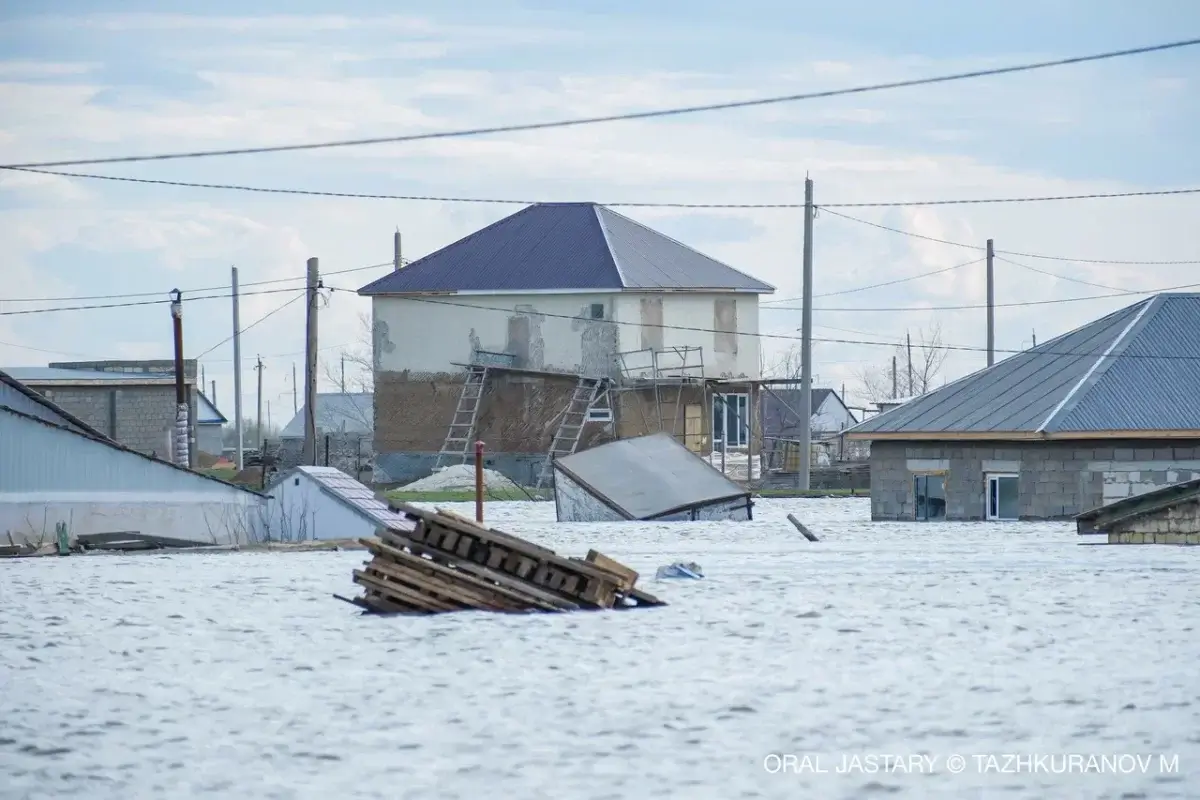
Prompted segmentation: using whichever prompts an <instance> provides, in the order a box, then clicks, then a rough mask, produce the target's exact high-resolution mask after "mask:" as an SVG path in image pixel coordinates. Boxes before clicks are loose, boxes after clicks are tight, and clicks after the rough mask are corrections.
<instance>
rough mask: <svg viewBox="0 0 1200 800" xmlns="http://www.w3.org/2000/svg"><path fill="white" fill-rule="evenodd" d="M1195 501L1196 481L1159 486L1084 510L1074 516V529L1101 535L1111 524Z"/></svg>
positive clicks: (1199, 498) (1199, 491)
mask: <svg viewBox="0 0 1200 800" xmlns="http://www.w3.org/2000/svg"><path fill="white" fill-rule="evenodd" d="M1196 502H1200V478H1197V479H1193V480H1190V481H1183V482H1182V483H1174V484H1171V485H1170V486H1163V487H1160V488H1158V489H1154V490H1152V491H1149V492H1145V493H1143V494H1137V495H1133V496H1132V497H1122V498H1121V499H1120V500H1117V501H1114V502H1112V503H1109V504H1108V505H1103V506H1100V507H1099V508H1093V509H1092V510H1091V511H1085V512H1084V513H1082V514H1079V515H1077V516H1076V517H1075V525H1076V530H1077V531H1078V533H1079V534H1081V535H1086V534H1091V533H1104V532H1106V531H1108V530H1110V529H1112V527H1113V526H1114V525H1117V524H1120V523H1124V522H1129V521H1130V520H1134V519H1137V518H1138V517H1144V516H1147V515H1149V514H1157V513H1160V512H1162V511H1166V510H1168V509H1171V508H1174V507H1176V506H1180V505H1183V504H1185V503H1196Z"/></svg>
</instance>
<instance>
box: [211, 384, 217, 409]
mask: <svg viewBox="0 0 1200 800" xmlns="http://www.w3.org/2000/svg"><path fill="white" fill-rule="evenodd" d="M209 399H210V400H212V404H213V405H214V406H215V405H217V379H216V378H213V381H212V397H211V398H209Z"/></svg>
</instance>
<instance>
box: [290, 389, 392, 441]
mask: <svg viewBox="0 0 1200 800" xmlns="http://www.w3.org/2000/svg"><path fill="white" fill-rule="evenodd" d="M307 412H308V406H307V405H303V406H301V407H300V410H299V411H297V412H296V416H294V417H292V419H291V421H290V422H288V424H287V425H286V426H284V429H283V431H282V432H281V433H280V434H279V436H280V438H283V439H303V438H304V415H305V414H306V413H307ZM374 420H375V406H374V395H373V394H371V393H370V392H353V393H352V392H347V393H345V394H342V393H341V392H323V393H321V394H318V395H317V429H318V430H321V431H324V432H326V433H359V434H362V435H364V436H367V435H369V434H370V433H371V431H372V430H373V429H374Z"/></svg>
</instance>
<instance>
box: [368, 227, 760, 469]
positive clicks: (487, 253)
mask: <svg viewBox="0 0 1200 800" xmlns="http://www.w3.org/2000/svg"><path fill="white" fill-rule="evenodd" d="M773 291H774V287H772V286H770V285H768V284H766V283H763V282H762V281H759V280H757V279H755V278H753V277H751V276H749V275H747V274H745V273H743V272H739V271H738V270H735V269H733V268H732V267H729V266H727V265H725V264H723V263H721V262H719V261H716V260H715V259H713V258H710V257H708V256H705V255H703V254H701V253H699V252H697V251H695V250H693V249H691V248H689V247H687V246H686V245H683V244H681V243H680V242H677V241H675V240H674V239H671V238H669V237H667V236H664V235H663V234H660V233H658V232H656V231H653V230H651V229H649V228H647V227H645V226H643V225H641V224H640V223H637V222H635V221H633V220H632V219H629V218H628V217H625V216H622V215H621V214H618V213H616V212H614V211H613V210H611V209H609V208H606V207H604V206H600V205H596V204H594V203H542V204H537V205H533V206H529V207H527V208H525V209H523V210H521V211H519V212H517V213H515V214H513V215H511V216H508V217H505V218H504V219H501V220H500V221H498V222H496V223H493V224H492V225H489V226H488V227H486V228H483V229H482V230H479V231H477V232H475V233H473V234H471V235H469V236H467V237H465V238H463V239H460V240H459V241H456V242H454V243H453V244H450V245H447V246H446V247H444V248H442V249H441V250H438V251H436V252H434V253H431V254H429V255H427V256H425V257H424V258H421V259H419V260H416V261H413V262H412V263H411V264H409V265H407V266H405V267H403V268H401V269H399V270H397V271H395V272H392V273H390V274H389V275H386V276H384V277H382V278H380V279H379V280H377V281H374V282H373V283H371V284H369V285H367V286H364V287H363V288H362V289H360V290H359V294H361V295H364V296H367V297H370V298H372V306H373V316H374V323H373V325H374V368H375V428H374V430H375V450H376V468H377V469H378V470H380V471H382V472H383V473H385V474H386V475H387V476H388V478H389V479H390V480H392V481H403V480H405V479H410V478H412V477H419V476H420V475H423V474H428V472H429V471H430V470H431V469H432V467H433V465H434V464H435V463H447V462H452V463H458V462H459V461H461V457H459V458H455V457H454V456H455V454H457V453H459V452H465V451H466V450H467V448H468V447H469V445H470V442H473V441H474V439H476V438H478V439H481V440H483V441H484V442H485V443H486V444H487V447H488V450H489V453H490V455H489V460H490V461H491V462H492V465H493V466H494V467H495V468H497V469H501V470H502V471H504V472H506V473H508V474H509V475H510V477H513V478H514V479H516V480H518V481H520V482H525V483H528V482H530V481H531V478H532V477H536V476H534V475H532V473H536V472H538V471H539V470H541V469H542V466H543V464H542V462H544V461H545V460H546V456H547V455H548V454H550V453H551V452H561V451H564V450H571V449H574V448H575V447H576V446H586V445H587V444H588V443H589V442H591V441H595V440H596V439H597V438H598V437H603V436H609V437H612V436H620V437H628V436H636V435H641V434H644V433H651V432H655V431H659V430H669V431H672V432H673V433H675V434H676V435H678V436H679V437H680V438H681V440H685V441H687V443H688V445H689V447H691V448H692V449H693V450H696V451H697V452H701V451H703V450H705V448H711V447H712V446H713V445H714V443H715V442H718V441H720V440H721V439H722V438H724V437H728V438H730V439H736V440H738V441H748V440H749V438H750V437H749V436H748V435H744V434H743V433H742V429H743V428H745V429H748V428H749V427H750V426H751V425H752V424H753V423H752V422H751V421H750V417H751V410H752V408H753V404H752V403H751V402H750V397H751V396H752V394H753V385H752V383H751V382H753V381H756V380H757V379H758V378H759V339H758V330H759V328H758V318H759V305H758V302H759V295H760V294H769V293H772V292H773ZM485 373H486V374H485ZM476 384H478V386H476ZM714 395H715V396H714ZM714 409H715V410H716V413H714ZM585 422H586V423H590V424H587V425H585V424H584V423H585ZM576 423H578V424H576ZM466 440H470V442H468V441H466ZM439 453H441V454H442V455H441V456H439ZM527 473H530V474H527Z"/></svg>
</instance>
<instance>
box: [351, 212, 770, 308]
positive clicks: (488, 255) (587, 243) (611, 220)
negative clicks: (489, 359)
mask: <svg viewBox="0 0 1200 800" xmlns="http://www.w3.org/2000/svg"><path fill="white" fill-rule="evenodd" d="M622 289H628V290H640V291H662V290H672V289H684V290H693V291H694V290H702V289H711V290H714V291H732V292H748V293H754V294H769V293H771V292H774V291H775V288H774V287H773V286H771V285H770V284H767V283H763V282H762V281H760V280H758V279H756V278H753V277H751V276H749V275H747V274H746V273H744V272H739V271H738V270H736V269H734V268H733V267H730V266H728V265H726V264H723V263H721V262H720V261H717V260H716V259H713V258H710V257H708V256H706V255H704V254H703V253H699V252H697V251H696V250H693V249H692V248H690V247H688V246H687V245H684V244H681V243H680V242H677V241H675V240H674V239H672V238H670V237H669V236H665V235H663V234H661V233H658V232H657V231H654V230H651V229H650V228H647V227H646V226H644V225H642V224H641V223H638V222H634V221H633V220H632V219H629V218H628V217H625V216H622V215H621V214H618V213H617V212H615V211H613V210H612V209H610V208H606V207H605V206H602V205H597V204H596V203H538V204H536V205H531V206H529V207H528V208H524V209H522V210H521V211H518V212H517V213H515V214H512V215H511V216H508V217H505V218H504V219H502V220H500V221H498V222H494V223H492V224H491V225H489V226H487V227H486V228H483V229H482V230H479V231H476V232H475V233H472V234H471V235H469V236H467V237H465V238H463V239H459V240H458V241H456V242H454V243H452V244H449V245H447V246H446V247H443V248H442V249H441V250H438V251H436V252H433V253H430V254H429V255H427V256H425V257H424V258H421V259H418V260H416V261H414V262H412V263H411V264H409V265H408V266H407V267H404V268H403V269H401V270H399V271H396V272H392V273H390V274H388V275H385V276H384V277H382V278H380V279H379V280H376V281H374V282H372V283H369V284H367V285H366V286H364V287H363V288H361V289H359V290H358V291H359V294H362V295H386V294H415V293H423V292H479V293H488V292H517V291H554V290H559V291H585V290H600V291H603V290H608V291H620V290H622Z"/></svg>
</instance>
